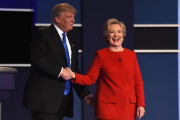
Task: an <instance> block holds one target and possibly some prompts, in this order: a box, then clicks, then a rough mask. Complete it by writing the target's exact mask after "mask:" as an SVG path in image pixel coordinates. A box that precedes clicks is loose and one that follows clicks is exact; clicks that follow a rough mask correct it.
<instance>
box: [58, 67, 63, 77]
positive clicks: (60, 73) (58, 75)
mask: <svg viewBox="0 0 180 120" xmlns="http://www.w3.org/2000/svg"><path fill="white" fill-rule="evenodd" d="M62 70H63V67H62V68H61V71H60V73H59V75H58V78H59V77H60V76H61V73H62Z"/></svg>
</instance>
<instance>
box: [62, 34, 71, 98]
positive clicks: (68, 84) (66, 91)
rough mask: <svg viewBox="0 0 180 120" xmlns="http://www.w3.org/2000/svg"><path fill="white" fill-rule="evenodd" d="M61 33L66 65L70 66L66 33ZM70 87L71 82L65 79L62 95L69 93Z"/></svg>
mask: <svg viewBox="0 0 180 120" xmlns="http://www.w3.org/2000/svg"><path fill="white" fill-rule="evenodd" d="M62 35H63V38H62V39H63V46H64V49H65V52H66V59H67V63H68V67H69V68H71V65H70V59H69V52H68V48H67V44H66V34H65V33H63V34H62ZM70 87H71V82H70V80H67V81H66V86H65V90H64V95H67V94H68V93H69V91H70Z"/></svg>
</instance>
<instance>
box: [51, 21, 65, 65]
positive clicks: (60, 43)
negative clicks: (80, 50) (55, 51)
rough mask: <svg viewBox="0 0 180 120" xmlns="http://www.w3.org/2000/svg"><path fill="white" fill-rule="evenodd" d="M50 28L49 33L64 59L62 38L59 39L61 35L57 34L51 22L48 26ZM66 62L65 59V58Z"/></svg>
mask: <svg viewBox="0 0 180 120" xmlns="http://www.w3.org/2000/svg"><path fill="white" fill-rule="evenodd" d="M50 29H51V34H52V36H53V40H54V42H55V43H56V44H57V46H58V47H59V48H60V50H61V52H62V54H63V56H64V58H65V60H66V53H65V50H64V46H63V43H62V40H61V37H60V36H59V34H58V32H57V30H56V28H55V27H54V25H53V24H51V26H50ZM66 62H67V60H66Z"/></svg>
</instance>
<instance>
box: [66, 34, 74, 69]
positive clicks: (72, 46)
mask: <svg viewBox="0 0 180 120" xmlns="http://www.w3.org/2000/svg"><path fill="white" fill-rule="evenodd" d="M67 37H68V40H69V44H70V46H71V52H72V54H71V66H72V64H73V59H74V57H73V56H74V47H75V46H74V42H73V38H72V37H70V36H69V35H68V34H67Z"/></svg>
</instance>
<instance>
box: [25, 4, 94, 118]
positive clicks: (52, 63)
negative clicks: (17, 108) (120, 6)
mask: <svg viewBox="0 0 180 120" xmlns="http://www.w3.org/2000/svg"><path fill="white" fill-rule="evenodd" d="M75 13H76V10H75V9H74V7H72V6H71V5H69V4H66V3H61V4H58V5H56V6H55V7H54V8H53V10H52V19H51V22H52V24H51V25H50V26H48V27H45V28H41V29H37V30H36V31H35V34H34V39H33V44H32V49H31V56H30V58H31V70H30V75H29V77H28V80H27V82H26V86H25V91H24V97H23V106H25V107H26V108H28V109H30V110H31V113H32V116H33V118H34V119H35V120H62V119H63V117H64V116H66V117H70V118H72V117H73V92H72V87H73V88H74V89H75V91H76V93H77V94H78V96H79V98H80V99H85V101H86V102H87V103H88V104H91V102H92V100H91V99H92V98H93V96H92V94H91V93H90V91H89V90H88V89H87V88H86V87H85V86H80V85H75V84H71V82H70V80H69V81H68V82H67V81H65V80H64V79H70V78H71V73H69V71H67V70H66V69H65V68H66V67H69V68H71V69H72V70H73V71H75V72H77V73H80V70H79V67H78V49H77V47H76V45H77V44H76V40H75V39H74V38H72V37H70V36H68V34H67V32H68V31H70V30H72V29H73V24H74V22H75V20H74V17H75ZM63 78H64V79H63Z"/></svg>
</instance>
